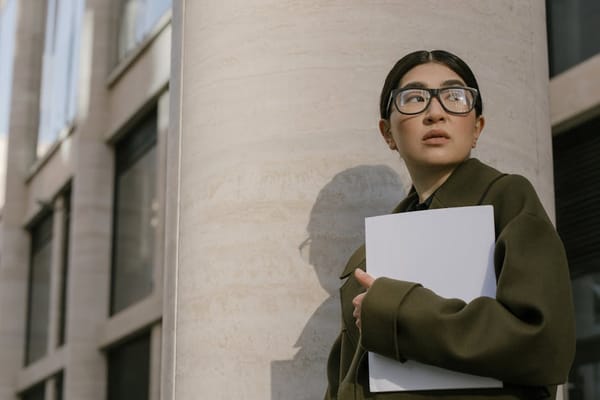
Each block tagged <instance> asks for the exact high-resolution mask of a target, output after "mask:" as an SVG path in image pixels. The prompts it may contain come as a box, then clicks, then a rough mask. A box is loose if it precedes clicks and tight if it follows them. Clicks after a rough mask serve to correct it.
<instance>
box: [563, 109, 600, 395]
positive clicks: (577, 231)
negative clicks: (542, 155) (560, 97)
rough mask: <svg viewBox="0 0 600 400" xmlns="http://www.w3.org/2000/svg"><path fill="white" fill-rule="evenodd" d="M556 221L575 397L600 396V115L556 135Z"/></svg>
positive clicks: (570, 383)
mask: <svg viewBox="0 0 600 400" xmlns="http://www.w3.org/2000/svg"><path fill="white" fill-rule="evenodd" d="M553 146H554V184H555V195H556V221H557V228H558V232H559V234H560V236H561V237H562V239H563V241H564V244H565V248H566V250H567V257H568V259H569V267H570V269H571V277H572V280H573V281H572V286H573V301H574V304H575V323H576V332H577V350H576V355H575V361H574V363H573V367H572V369H571V373H570V376H569V398H570V399H571V400H573V399H575V400H593V399H598V398H600V384H599V382H600V379H599V378H600V235H598V232H599V231H600V118H597V119H594V120H590V121H588V122H586V123H584V124H582V125H580V126H579V127H576V128H574V129H572V130H571V131H569V132H566V133H564V134H562V135H559V136H557V137H555V138H554V140H553Z"/></svg>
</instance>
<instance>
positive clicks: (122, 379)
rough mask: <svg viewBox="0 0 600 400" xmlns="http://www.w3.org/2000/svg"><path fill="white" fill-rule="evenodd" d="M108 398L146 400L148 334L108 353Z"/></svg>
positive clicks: (148, 370)
mask: <svg viewBox="0 0 600 400" xmlns="http://www.w3.org/2000/svg"><path fill="white" fill-rule="evenodd" d="M107 358H108V398H109V399H110V400H147V399H148V395H149V392H150V334H149V333H148V332H147V333H145V334H143V335H142V336H139V337H137V338H134V339H132V340H130V341H128V342H126V343H123V344H121V345H119V346H117V347H115V348H113V349H111V350H109V351H108V354H107Z"/></svg>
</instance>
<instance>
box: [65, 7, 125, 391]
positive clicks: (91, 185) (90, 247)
mask: <svg viewBox="0 0 600 400" xmlns="http://www.w3.org/2000/svg"><path fill="white" fill-rule="evenodd" d="M111 11H112V10H111V2H106V1H103V0H86V2H85V10H84V14H83V21H82V26H83V28H82V32H81V35H82V36H81V58H80V70H79V85H80V86H79V89H78V91H79V97H78V107H79V109H78V113H77V118H78V121H77V123H76V125H77V128H76V129H77V130H76V132H75V134H74V135H73V137H72V146H73V150H72V154H73V165H74V168H73V171H74V172H73V186H72V187H73V189H72V200H71V226H70V241H69V255H68V257H69V260H68V264H69V267H68V268H69V275H68V278H67V279H68V292H67V298H68V306H67V310H66V311H67V326H66V349H67V352H66V355H65V365H66V371H65V375H64V389H63V390H64V398H65V399H67V400H70V399H88V400H103V399H106V386H107V379H106V363H105V356H104V354H103V353H102V352H100V351H99V349H98V346H99V338H100V334H99V327H102V326H103V325H102V324H104V323H105V322H106V318H107V316H108V304H109V282H110V257H111V240H110V238H111V234H112V231H111V229H112V228H111V226H112V196H113V175H114V169H113V165H114V159H113V152H112V151H111V148H110V147H109V146H107V144H106V143H105V139H104V135H105V133H106V129H107V126H108V122H109V121H108V118H107V115H108V111H107V110H108V104H107V94H106V77H107V76H108V72H109V69H108V68H109V65H108V63H107V62H105V61H106V59H105V58H102V56H104V55H106V54H108V52H109V51H110V50H112V48H111V47H110V44H111V42H110V38H111V36H110V34H109V32H110V29H111V27H112V23H111V22H112V21H113V20H112V14H111ZM98 55H102V56H101V57H100V58H101V59H102V60H101V61H100V62H98V61H97V60H94V57H96V56H98Z"/></svg>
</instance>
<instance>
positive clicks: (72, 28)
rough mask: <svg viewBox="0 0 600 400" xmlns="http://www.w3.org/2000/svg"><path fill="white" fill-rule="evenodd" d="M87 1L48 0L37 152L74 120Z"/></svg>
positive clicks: (47, 145)
mask: <svg viewBox="0 0 600 400" xmlns="http://www.w3.org/2000/svg"><path fill="white" fill-rule="evenodd" d="M84 6H85V0H48V2H47V16H46V34H45V43H44V62H43V68H42V82H41V85H42V88H41V94H40V126H39V130H38V143H37V155H38V157H39V156H41V155H43V153H44V152H45V151H46V149H47V148H48V147H49V146H50V145H51V144H52V143H53V142H54V141H55V140H56V139H58V136H59V134H60V133H61V132H62V131H63V130H65V129H67V128H68V127H69V125H71V124H72V123H73V122H74V119H75V114H76V110H77V104H76V100H77V96H76V94H77V81H78V79H79V55H80V51H79V47H80V37H81V23H82V20H83V10H84Z"/></svg>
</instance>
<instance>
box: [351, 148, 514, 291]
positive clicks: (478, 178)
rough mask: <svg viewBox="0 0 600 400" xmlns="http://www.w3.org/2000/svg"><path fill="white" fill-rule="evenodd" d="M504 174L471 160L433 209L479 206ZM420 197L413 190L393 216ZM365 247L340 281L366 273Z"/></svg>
mask: <svg viewBox="0 0 600 400" xmlns="http://www.w3.org/2000/svg"><path fill="white" fill-rule="evenodd" d="M503 175H504V174H502V173H501V172H499V171H498V170H496V169H494V168H492V167H490V166H488V165H485V164H483V163H482V162H481V161H479V160H478V159H476V158H470V159H468V160H466V161H464V162H463V163H462V164H460V165H459V166H458V167H456V169H455V170H454V172H452V175H450V177H448V179H447V180H446V182H444V183H443V184H442V186H440V187H439V188H438V189H437V190H436V192H435V193H434V195H433V199H432V201H431V206H430V207H429V208H430V209H434V208H450V207H463V206H467V205H477V204H480V203H481V202H482V200H483V198H484V196H485V194H486V193H487V191H488V189H489V187H490V186H491V184H492V183H493V182H494V181H496V180H497V179H498V178H500V177H502V176H503ZM415 196H417V192H416V191H415V188H414V186H413V187H412V188H411V189H410V191H409V193H408V196H407V197H406V198H405V199H404V200H402V201H401V202H400V204H398V205H397V206H396V208H394V210H393V211H392V213H400V212H404V211H406V209H407V208H408V206H409V205H410V204H411V202H412V201H413V200H414V199H415ZM365 261H366V252H365V245H364V244H363V245H362V246H360V247H359V248H358V249H357V250H356V251H355V252H354V254H352V256H351V257H350V259H349V260H348V263H347V264H346V268H344V271H343V272H342V274H341V275H340V279H344V278H347V277H348V276H349V275H350V274H351V273H352V272H353V271H354V270H355V269H356V268H361V269H363V270H364V269H365V266H366V262H365Z"/></svg>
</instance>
